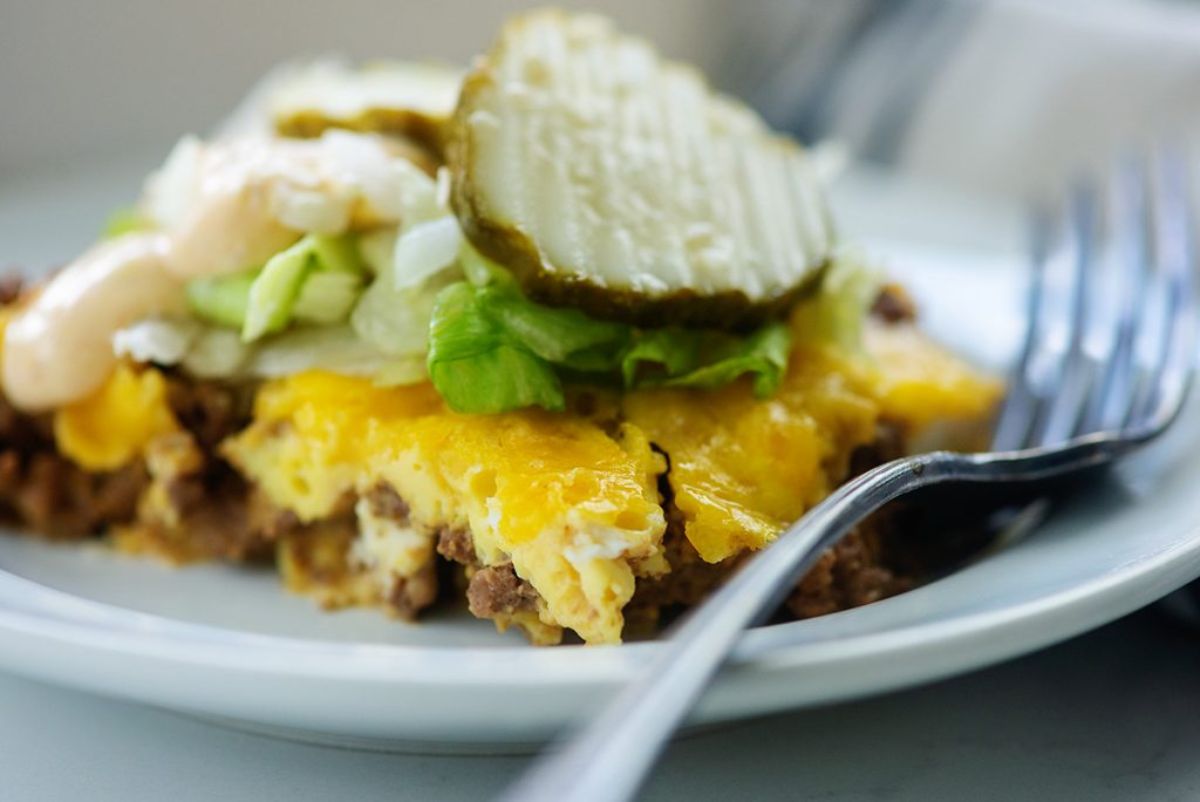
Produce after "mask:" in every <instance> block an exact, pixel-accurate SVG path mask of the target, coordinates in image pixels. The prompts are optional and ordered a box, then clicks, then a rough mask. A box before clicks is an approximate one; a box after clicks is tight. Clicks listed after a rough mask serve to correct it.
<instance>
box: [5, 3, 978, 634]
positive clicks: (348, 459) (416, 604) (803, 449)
mask: <svg viewBox="0 0 1200 802" xmlns="http://www.w3.org/2000/svg"><path fill="white" fill-rule="evenodd" d="M460 83H461V85H462V87H463V89H462V91H461V92H458V91H457V87H458V86H459V85H460ZM821 195H822V193H821V187H820V183H819V181H818V180H817V178H816V176H815V173H814V171H813V169H812V167H811V165H810V163H809V161H808V159H807V156H806V155H805V153H804V151H803V150H801V149H800V148H799V147H798V146H796V145H794V144H792V143H790V142H786V141H783V140H781V139H779V138H778V137H776V136H775V135H773V134H771V133H770V132H769V131H767V130H766V128H765V126H764V125H763V124H762V123H761V121H760V120H758V118H757V117H756V116H755V115H753V113H752V112H750V111H749V110H747V109H745V108H744V107H742V106H740V105H739V104H737V103H736V102H735V101H732V100H730V99H728V98H724V97H721V96H718V95H714V94H712V93H711V92H710V91H709V90H708V89H707V88H706V87H705V85H704V83H703V81H702V80H700V79H699V78H698V77H697V76H696V75H695V74H694V73H693V72H691V71H690V70H688V69H686V68H683V67H680V66H678V65H674V64H671V63H669V62H664V61H662V60H661V59H659V58H658V56H657V55H656V54H654V52H653V50H652V49H650V48H649V46H647V45H645V44H644V43H642V42H640V41H638V40H634V39H630V38H628V37H624V36H622V35H620V34H618V33H617V32H616V31H614V30H613V29H612V27H611V26H610V25H609V24H608V23H606V22H605V21H603V20H599V19H597V18H594V17H570V16H566V15H563V14H559V13H556V12H539V13H537V14H534V15H530V16H528V17H525V18H522V19H519V20H517V21H515V22H513V23H510V25H509V26H506V28H505V30H504V31H503V32H502V34H501V37H500V41H499V43H498V44H497V46H496V47H495V48H493V50H492V51H491V52H490V53H489V54H488V56H487V57H486V58H485V59H483V60H482V61H481V62H480V63H479V64H478V65H477V66H476V67H475V68H474V69H473V70H472V71H471V72H469V73H468V74H467V75H466V77H465V79H464V78H463V77H462V75H461V74H460V73H459V72H458V71H456V70H452V69H448V68H439V67H431V66H422V67H413V66H406V65H390V66H389V65H377V66H375V67H373V68H371V69H370V70H367V71H363V72H356V71H353V70H348V69H346V68H341V67H333V66H327V65H325V66H313V67H306V68H303V69H301V70H299V71H298V72H293V73H287V74H284V75H283V76H276V77H275V78H274V79H272V80H271V81H269V82H268V83H267V85H266V86H265V87H264V88H263V89H262V90H260V92H258V93H256V95H255V99H254V100H253V102H250V103H248V104H247V105H246V107H245V108H244V109H243V110H242V112H241V113H240V114H239V116H238V118H237V120H236V121H235V122H234V123H233V124H231V125H230V126H227V129H226V133H225V134H223V135H222V136H220V137H218V138H216V139H214V140H213V141H210V142H200V141H198V140H194V139H188V140H185V141H184V142H183V143H181V145H180V146H179V147H177V148H176V150H175V152H174V153H173V154H172V156H171V157H170V159H168V162H167V164H166V165H165V166H164V168H163V169H162V170H160V171H159V172H158V173H157V174H156V175H155V176H154V177H153V178H152V179H151V181H149V182H148V184H147V190H146V193H145V195H144V197H143V198H142V200H141V202H140V203H139V205H138V207H137V209H136V210H135V211H134V212H133V213H131V214H128V215H126V216H125V217H124V218H123V219H122V220H121V222H120V225H119V226H118V227H117V230H114V231H113V232H110V236H109V237H108V238H107V239H106V240H105V241H103V242H101V243H100V244H99V245H97V246H96V247H95V248H94V249H92V250H91V251H89V252H88V253H87V254H84V255H83V256H82V257H80V258H79V259H78V260H77V261H76V262H74V263H72V264H71V265H69V266H68V267H67V268H65V269H64V270H63V271H62V272H60V273H59V274H57V275H56V276H55V277H54V278H53V279H51V281H50V282H49V283H48V284H47V285H45V286H43V287H33V288H30V289H29V290H27V291H25V292H18V291H16V290H15V289H13V288H9V289H8V290H6V292H5V294H4V296H3V297H0V302H2V303H0V332H3V334H4V350H3V363H2V365H0V369H2V375H3V386H4V391H5V396H6V400H4V401H2V402H0V513H2V514H5V515H6V516H8V517H12V518H16V519H17V520H19V521H20V522H22V523H23V524H25V525H26V526H27V527H28V528H30V529H32V530H33V531H35V532H37V533H40V534H44V535H48V536H53V537H87V536H95V535H101V536H107V537H109V538H110V539H111V540H112V541H113V542H114V543H115V544H116V545H117V546H118V547H119V548H122V549H124V550H127V551H134V552H148V553H153V554H157V555H160V556H164V557H166V558H168V559H171V560H176V561H187V560H195V559H226V560H235V561H242V560H251V561H270V560H274V563H275V565H276V566H277V567H278V569H279V571H280V573H281V574H282V576H283V579H284V581H285V583H286V584H287V585H288V586H289V587H291V588H292V589H295V590H298V591H301V592H305V593H309V594H311V595H313V596H314V597H315V598H317V599H318V600H319V601H320V602H321V603H322V604H324V605H326V606H329V607H338V606H346V605H378V606H382V607H384V608H386V609H389V610H391V611H393V612H395V613H396V614H398V615H401V616H403V617H407V618H412V617H414V616H416V614H417V613H419V612H420V611H421V610H423V609H425V608H427V607H429V606H430V605H432V604H434V603H435V602H437V601H438V600H439V599H445V598H453V597H459V598H461V596H462V595H465V596H466V599H467V601H468V606H469V607H470V609H471V611H472V612H473V613H474V614H475V615H477V616H480V617H483V618H490V619H493V620H495V621H496V623H497V624H498V625H499V626H500V627H501V628H505V627H509V626H517V627H520V628H521V629H523V630H524V631H525V632H526V633H527V634H528V635H529V636H530V638H531V639H532V640H534V641H535V642H538V643H555V642H558V641H559V640H560V639H561V638H562V637H563V635H564V633H565V632H572V633H575V635H577V636H579V637H580V638H582V639H583V640H584V641H586V642H589V643H613V642H617V641H620V640H621V639H622V637H625V636H628V635H629V634H631V633H632V632H634V631H635V630H641V629H644V628H650V627H652V626H653V625H654V624H655V623H656V622H657V621H658V620H659V619H660V618H661V617H662V615H663V614H666V613H670V612H673V611H675V610H677V609H679V608H681V607H686V606H689V605H692V604H695V603H696V602H698V601H699V600H700V599H701V598H702V597H703V595H704V594H705V593H706V592H707V591H709V590H710V589H711V588H712V587H713V586H714V585H715V584H717V583H719V582H720V581H721V580H722V579H723V578H724V577H726V576H728V574H729V572H730V571H731V570H732V569H733V567H734V566H735V565H736V564H737V563H738V561H739V560H740V559H743V558H744V557H745V555H747V554H749V553H751V552H753V551H755V550H758V549H761V548H764V547H766V546H768V545H769V544H770V542H771V541H772V540H773V539H774V538H775V537H776V536H777V534H778V533H779V532H780V531H781V530H782V529H783V528H784V527H786V526H787V525H788V524H789V523H790V522H791V521H793V520H795V519H796V518H797V517H799V516H800V515H801V514H803V512H804V511H805V510H806V509H808V508H809V507H811V506H812V505H813V504H815V503H817V502H818V501H820V500H821V499H822V498H824V497H825V496H826V495H828V493H829V492H830V491H831V490H832V489H833V488H835V487H836V486H837V485H838V484H840V483H842V482H843V481H845V480H846V478H847V477H848V476H850V475H851V474H852V473H853V472H855V471H859V470H862V469H863V468H865V467H867V466H869V465H870V464H873V463H877V462H879V461H880V460H883V459H886V458H888V457H891V456H896V455H899V454H900V453H903V452H904V451H905V450H906V449H907V448H908V447H909V446H910V445H911V444H912V443H914V442H916V441H917V440H918V439H921V438H925V439H926V440H928V439H929V438H930V437H937V438H938V439H939V440H940V441H946V440H948V439H949V440H954V441H957V442H958V444H961V445H971V444H972V443H971V442H970V440H971V437H972V436H974V435H975V434H977V433H979V432H980V431H982V430H983V428H984V427H985V425H986V422H987V419H988V416H989V414H990V412H991V409H992V406H993V404H994V402H995V400H996V397H997V393H998V387H997V385H996V383H995V382H993V381H991V380H989V379H987V378H984V377H981V376H979V375H978V374H976V373H975V372H974V371H972V370H971V369H970V368H968V367H967V366H966V365H964V364H963V363H962V362H960V361H959V360H957V359H955V358H953V357H951V356H949V355H947V354H946V353H944V352H943V351H942V350H941V349H940V348H938V347H937V346H935V345H933V344H931V343H930V342H928V341H927V340H926V339H924V338H923V337H922V336H921V335H920V334H919V333H917V331H916V330H915V328H914V326H913V323H912V320H911V309H910V307H909V304H908V303H907V301H906V299H905V298H904V296H903V294H902V293H901V292H899V291H898V290H896V289H894V288H893V289H888V290H882V291H881V290H880V288H879V287H878V286H877V283H876V282H875V281H874V279H873V278H872V277H871V276H870V274H869V273H867V272H866V271H864V270H863V269H862V268H861V266H860V264H859V260H858V259H857V258H856V257H854V256H852V255H849V254H848V252H847V251H846V250H845V249H844V248H842V247H840V246H838V245H837V244H836V242H835V240H834V235H833V231H832V228H831V226H830V225H829V223H828V219H829V218H828V213H827V211H826V209H825V207H824V205H823V200H822V196H821ZM873 300H874V301H875V307H876V308H875V314H874V315H868V313H867V308H868V306H870V304H871V302H872V301H873ZM902 542H903V541H902V538H901V537H900V536H899V535H896V534H895V533H891V532H889V531H886V527H884V525H883V524H882V523H879V522H876V523H875V524H872V525H871V526H868V527H865V528H864V529H863V530H862V531H860V532H858V533H857V534H856V535H855V536H854V537H852V538H851V539H850V540H849V541H847V542H846V543H845V544H843V545H842V546H840V547H839V548H838V550H836V551H835V552H831V553H830V554H829V555H827V556H826V557H825V558H824V559H823V561H822V563H821V564H820V565H819V566H818V567H817V569H815V570H814V571H813V573H812V574H811V575H810V576H809V577H808V578H806V580H805V581H804V582H803V583H801V585H800V586H799V588H798V589H797V592H796V594H795V595H794V596H793V598H792V599H791V601H790V603H789V606H790V608H791V610H792V612H793V613H794V614H796V615H814V614H820V613H824V612H829V611H832V610H836V609H841V608H844V607H847V606H853V605H856V604H862V603H866V602H869V601H873V600H875V599H876V598H880V597H882V596H885V595H889V594H891V593H894V592H896V591H898V590H901V589H903V588H904V587H906V586H908V585H909V584H911V583H912V582H913V581H915V580H917V579H919V577H918V576H915V575H914V574H913V572H911V571H905V572H897V571H895V570H892V568H891V564H892V561H891V560H890V559H889V552H890V551H894V550H895V549H897V548H902Z"/></svg>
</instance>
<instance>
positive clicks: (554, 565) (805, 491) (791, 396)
mask: <svg viewBox="0 0 1200 802" xmlns="http://www.w3.org/2000/svg"><path fill="white" fill-rule="evenodd" d="M866 340H867V342H868V344H869V350H868V351H867V353H861V352H851V351H848V350H845V349H840V348H838V347H836V346H833V345H820V346H818V345H807V346H800V347H797V349H796V350H795V351H794V353H793V355H792V359H791V364H790V367H789V369H788V373H787V378H786V380H785V382H784V384H783V386H782V388H781V389H780V390H779V392H778V393H776V394H775V395H774V396H772V397H771V398H769V399H765V400H763V399H756V398H755V397H754V396H753V394H752V392H751V388H750V387H749V385H748V384H740V383H739V384H734V385H731V386H729V387H726V388H723V389H720V390H717V391H697V390H648V391H640V392H635V393H630V394H626V395H625V396H623V397H621V398H620V399H612V403H613V404H614V405H615V408H614V409H612V410H606V411H605V412H604V413H603V414H598V413H595V412H594V411H592V412H591V413H590V414H588V415H583V414H579V413H570V412H568V413H548V412H542V411H521V412H512V413H506V414H502V415H462V414H458V413H454V412H451V411H449V410H448V409H447V408H446V407H445V406H444V404H443V402H442V401H441V399H440V398H439V397H438V395H437V393H436V392H435V391H434V390H433V388H432V387H430V386H429V385H415V386H409V387H393V388H382V387H377V386H375V385H373V384H372V383H371V382H370V381H369V380H366V379H356V378H350V377H344V376H337V375H334V374H331V373H323V372H308V373H303V374H298V375H294V376H291V377H288V378H284V379H280V380H276V381H272V382H269V383H267V384H265V385H263V386H262V388H261V389H260V390H259V392H258V395H257V399H256V401H255V405H254V412H253V422H252V423H251V424H250V425H249V427H247V428H246V429H245V430H244V431H242V432H240V433H239V434H237V435H236V436H234V437H233V438H231V439H229V440H227V441H226V442H225V444H224V446H223V449H222V450H223V452H224V454H225V455H226V456H227V457H228V458H229V459H230V461H231V462H232V463H233V464H234V465H235V466H237V468H238V470H239V471H240V472H241V473H242V474H243V475H244V476H245V477H246V478H247V479H248V480H249V481H250V482H251V483H252V484H253V485H254V486H256V487H257V488H258V489H259V490H261V491H262V492H264V493H265V494H266V496H267V497H268V498H269V499H270V501H271V502H272V503H273V504H274V505H277V506H278V507H280V508H282V509H286V510H289V511H291V512H292V513H294V514H295V515H296V516H297V517H298V518H299V519H300V520H301V521H302V522H316V521H320V520H322V519H325V518H328V517H330V516H334V515H337V514H339V512H341V511H344V510H346V509H347V507H348V506H352V507H353V508H354V510H355V512H356V515H357V520H358V530H359V542H358V543H357V544H356V546H355V552H354V553H355V554H356V555H357V559H359V560H360V561H362V562H364V563H365V564H367V565H370V566H373V567H374V568H376V569H378V570H380V571H382V572H383V573H384V574H390V575H391V576H393V577H398V578H404V577H411V576H415V575H417V574H418V573H419V572H420V571H422V570H424V569H425V568H426V567H427V566H428V565H429V564H430V563H432V561H433V560H434V559H435V548H436V547H437V545H438V542H439V538H441V537H444V536H445V535H446V533H455V532H457V533H463V532H465V533H467V534H468V535H469V542H470V543H471V549H472V550H473V560H470V562H471V563H472V564H473V565H472V567H471V568H469V569H468V573H471V572H474V571H478V570H480V569H486V568H488V567H494V566H509V565H511V571H512V572H513V573H514V574H515V576H516V578H517V579H518V580H520V581H522V582H524V583H528V585H529V586H531V587H532V590H533V591H535V592H536V596H537V603H536V605H534V606H533V610H532V611H529V610H527V611H525V612H524V613H522V614H515V613H509V614H502V615H496V616H494V617H495V618H496V620H497V622H498V623H500V624H502V625H504V624H508V623H517V624H520V625H522V626H523V627H524V628H525V629H526V630H527V631H529V632H530V633H531V634H532V635H533V636H534V637H535V639H537V640H539V641H553V640H556V639H557V638H559V637H560V636H561V633H562V630H564V629H569V630H572V631H574V632H575V633H577V634H578V635H579V636H580V637H581V638H582V639H583V640H585V641H587V642H589V643H614V642H618V641H620V640H621V636H622V631H623V627H624V620H623V615H622V609H623V608H624V606H625V605H626V603H627V602H628V601H629V600H630V598H631V597H632V595H633V592H634V589H635V585H636V583H637V582H638V580H639V579H641V578H650V577H662V576H663V575H664V574H667V573H669V572H670V570H671V566H670V565H669V563H668V561H667V560H666V558H665V552H664V549H663V537H664V533H665V531H666V527H667V523H666V522H667V518H668V515H667V510H666V509H664V505H665V504H666V500H665V499H664V498H663V497H662V496H661V495H660V482H659V480H660V478H662V477H663V476H664V475H665V478H666V485H665V486H666V487H667V488H669V496H670V502H669V503H670V504H672V505H674V508H675V512H676V513H677V515H676V517H677V518H678V519H679V520H681V521H682V527H683V534H684V536H685V537H686V538H687V540H688V541H689V542H690V544H691V546H692V547H693V548H694V549H695V550H696V552H697V553H698V554H699V555H700V557H701V558H702V559H703V560H705V561H707V562H710V563H720V562H722V561H728V560H729V559H730V558H732V557H736V556H737V555H739V554H742V553H744V552H746V551H748V550H756V549H760V548H762V547H764V546H766V545H767V544H769V543H770V542H771V541H772V540H773V539H774V537H775V536H776V535H777V534H778V533H779V532H780V531H781V530H782V529H783V528H784V527H786V526H787V524H788V523H790V522H791V521H793V520H795V519H796V518H797V517H799V516H800V515H801V514H803V512H804V511H805V510H806V509H808V508H809V507H811V506H812V505H813V504H815V503H817V502H818V501H820V500H821V499H822V498H824V497H825V496H826V495H827V494H828V493H829V492H830V491H831V490H832V489H833V488H834V487H836V486H837V485H838V484H839V483H840V482H842V481H844V479H845V478H846V475H847V472H848V470H849V461H850V457H851V455H852V454H853V453H854V452H855V450H856V449H858V448H860V447H863V446H867V445H869V444H870V443H872V442H873V440H874V439H875V438H876V435H877V429H878V427H879V426H880V425H881V424H883V423H887V424H889V425H891V426H893V427H897V428H898V429H899V430H900V431H902V432H904V434H905V436H906V437H914V436H918V435H919V434H920V433H921V431H922V430H923V429H926V428H927V427H928V424H929V422H930V420H932V419H934V418H936V420H937V421H938V422H939V425H945V424H947V423H950V424H953V423H955V422H958V423H960V424H963V425H965V426H968V427H969V426H971V425H972V424H974V425H977V426H978V425H979V424H981V423H982V421H983V420H984V419H985V418H986V416H987V415H988V413H989V411H990V409H991V407H992V405H993V403H994V401H995V399H996V396H997V392H998V386H997V385H996V383H995V382H993V381H991V380H989V379H986V378H983V377H980V376H979V375H978V374H977V373H976V372H975V371H973V370H972V369H970V368H968V367H967V366H966V365H964V364H963V363H961V362H960V361H958V360H957V359H955V358H953V357H950V356H947V355H946V354H945V353H944V352H943V351H942V350H941V349H940V348H937V347H936V346H934V345H932V344H930V343H929V342H928V341H927V340H925V339H924V338H922V337H920V335H917V334H916V333H915V332H914V331H913V330H912V329H911V328H910V327H908V326H888V327H882V326H880V327H878V328H876V329H873V330H872V331H871V332H870V333H869V334H868V336H867V338H866ZM873 355H877V356H879V357H884V356H886V358H876V356H873ZM668 465H669V470H668ZM380 486H386V487H388V488H390V489H391V490H392V491H394V493H395V495H396V496H398V497H399V499H402V500H403V505H404V508H405V515H404V516H403V519H402V520H401V521H400V523H397V522H396V521H394V520H393V521H390V522H389V521H385V520H382V519H380V518H379V517H378V516H374V515H373V514H372V512H371V510H370V508H369V505H367V504H364V503H363V501H362V499H364V498H365V497H366V496H367V494H369V493H370V492H371V491H372V489H373V488H378V487H380ZM356 500H357V501H356Z"/></svg>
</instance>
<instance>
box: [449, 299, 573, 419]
mask: <svg viewBox="0 0 1200 802" xmlns="http://www.w3.org/2000/svg"><path fill="white" fill-rule="evenodd" d="M485 293H486V288H479V287H475V286H472V285H471V284H468V283H466V282H457V283H455V284H451V285H450V286H449V287H447V288H446V289H444V290H442V292H441V293H439V294H438V297H437V305H436V306H435V308H434V312H433V319H432V321H431V323H430V327H429V356H428V359H427V361H426V365H427V367H428V370H429V377H430V379H431V380H432V381H433V384H434V386H435V387H437V390H438V392H439V393H440V394H441V396H442V398H444V399H445V401H446V403H447V404H448V405H449V406H450V408H451V409H453V410H455V411H457V412H474V413H494V412H504V411H506V410H510V409H518V408H520V407H528V406H540V407H544V408H546V409H550V410H561V409H563V408H564V406H565V403H564V398H563V392H562V383H561V382H560V380H559V378H558V376H557V374H555V372H554V370H553V368H551V366H550V364H549V363H548V362H546V361H545V360H544V359H542V358H540V357H538V356H536V355H535V354H534V353H533V352H532V351H530V350H529V349H527V348H525V347H524V346H523V345H522V344H520V343H519V342H517V341H516V339H515V338H513V337H511V336H510V335H509V333H508V332H507V331H506V330H505V329H504V327H503V326H502V325H501V324H500V323H498V322H497V321H496V320H494V319H493V318H492V317H491V315H490V314H489V313H488V311H487V309H488V305H489V304H488V300H487V296H486V295H485Z"/></svg>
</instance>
